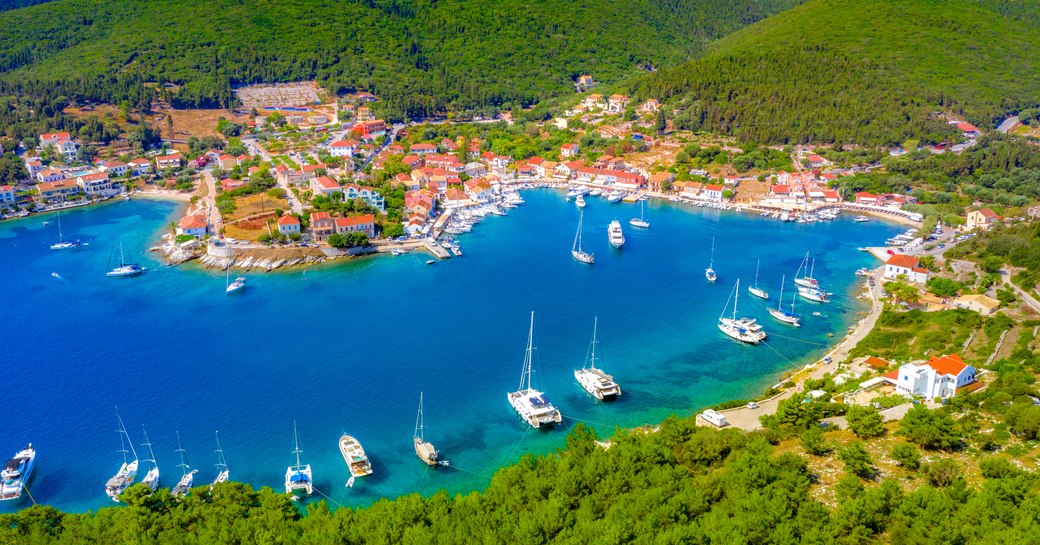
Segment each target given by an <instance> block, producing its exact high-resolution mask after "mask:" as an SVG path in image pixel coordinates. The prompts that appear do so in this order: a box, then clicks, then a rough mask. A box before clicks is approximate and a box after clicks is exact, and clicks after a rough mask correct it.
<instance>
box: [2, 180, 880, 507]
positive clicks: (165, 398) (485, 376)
mask: <svg viewBox="0 0 1040 545" xmlns="http://www.w3.org/2000/svg"><path fill="white" fill-rule="evenodd" d="M524 196H525V199H526V200H527V204H526V205H524V206H522V207H520V208H518V209H515V210H513V211H512V212H511V213H510V214H509V216H507V217H491V218H489V219H487V220H486V221H485V222H483V223H482V224H480V225H479V226H477V227H476V228H475V229H474V231H473V232H472V233H470V234H468V235H464V236H462V237H461V239H462V242H463V252H464V254H465V256H464V257H462V258H456V259H451V260H449V261H446V262H442V263H438V264H436V265H434V266H426V265H424V264H423V262H424V261H425V260H426V257H425V256H420V255H406V256H399V257H389V256H386V257H379V258H369V259H364V260H358V261H355V262H351V263H344V264H336V265H326V266H320V267H312V268H310V269H307V270H295V271H291V272H280V273H270V274H260V273H256V274H249V275H248V277H249V288H248V290H247V291H246V292H245V293H243V294H241V295H240V296H235V297H226V296H225V295H224V293H223V289H224V276H223V275H222V274H220V273H218V272H209V271H203V270H201V269H199V268H197V267H194V266H181V267H164V266H162V264H161V263H160V262H159V261H157V260H156V258H155V256H154V255H152V254H147V252H146V249H147V247H148V246H149V245H150V244H151V243H152V242H154V240H155V238H156V236H157V233H158V232H159V231H160V230H161V229H162V228H163V227H164V226H165V225H168V224H169V222H170V221H171V220H173V219H175V218H176V217H177V215H178V213H179V210H178V207H177V205H174V204H171V203H164V202H154V201H132V202H118V203H112V204H107V205H103V206H100V207H97V208H94V209H91V210H77V211H70V212H69V213H66V214H63V215H62V227H63V229H64V231H65V233H66V236H69V237H74V238H81V239H84V240H88V241H90V246H89V247H88V248H85V249H83V250H80V251H78V252H67V253H64V252H53V251H51V250H49V249H48V245H49V244H51V243H52V242H53V241H54V240H55V238H56V236H57V235H56V231H55V227H54V225H53V220H54V218H53V217H50V218H41V217H33V218H29V219H25V220H18V221H14V222H4V223H2V224H0V277H2V278H3V279H4V284H3V285H4V292H5V295H4V297H3V298H2V303H0V305H2V306H0V308H2V309H3V313H2V315H3V317H4V328H3V331H4V334H3V339H4V342H3V345H4V346H3V348H2V350H0V362H2V363H3V368H4V369H5V370H6V377H7V384H6V385H7V388H6V391H5V401H6V406H7V407H8V408H9V412H8V416H7V422H6V424H7V425H5V426H4V428H3V431H2V432H0V456H7V455H9V454H10V453H13V452H15V451H16V450H18V449H19V448H21V447H22V446H24V444H25V443H27V442H30V441H31V442H33V443H34V444H35V445H36V447H37V449H38V452H39V455H38V459H37V465H36V472H35V475H34V476H33V480H32V482H31V483H30V484H31V492H32V495H33V496H34V497H35V499H36V500H37V501H39V502H41V503H48V504H51V505H55V506H57V507H60V508H62V509H66V510H72V511H86V510H89V509H96V508H98V507H101V506H104V505H108V504H109V503H110V502H109V500H108V499H107V498H106V497H105V495H104V490H103V487H104V483H105V480H106V479H107V478H108V477H110V476H111V475H112V474H113V473H114V472H115V470H116V469H117V468H118V466H119V463H120V462H121V458H120V455H119V454H118V453H117V452H116V451H117V449H118V448H119V440H118V436H117V435H116V433H115V432H114V430H115V426H116V422H115V413H114V407H115V406H116V405H118V406H119V408H120V411H121V413H122V415H123V418H124V420H125V421H126V424H127V428H128V429H129V432H130V435H131V437H132V439H133V440H134V441H135V442H136V443H141V442H143V437H142V433H141V429H142V426H145V427H147V430H148V434H149V436H150V438H151V440H152V443H153V444H154V446H155V454H156V457H157V458H158V461H159V465H160V469H161V471H162V475H163V484H164V486H171V485H172V484H173V483H174V482H175V481H176V479H177V478H178V477H179V476H180V472H179V470H178V469H177V467H176V464H177V463H178V458H177V454H176V453H175V452H174V450H175V449H176V448H177V447H176V438H175V432H176V431H180V435H181V437H182V439H183V442H184V447H185V449H186V450H187V454H188V461H189V463H190V464H191V465H192V466H193V467H195V468H197V469H199V474H198V475H197V478H196V482H197V483H203V482H208V481H209V480H211V479H212V478H213V477H215V475H216V469H215V468H214V465H213V464H214V463H215V462H216V455H215V454H214V452H213V451H214V448H215V444H214V440H213V432H214V430H220V438H221V443H222V445H223V447H224V451H225V455H226V457H227V460H228V463H229V465H230V468H231V476H232V479H233V480H240V481H245V482H249V483H251V484H253V485H268V486H272V487H274V488H275V489H277V490H280V489H281V488H282V482H283V478H284V474H285V468H286V466H287V465H288V464H289V463H291V462H293V456H292V453H291V450H292V423H293V419H294V418H295V419H296V420H297V422H298V425H299V434H300V446H301V448H302V450H303V459H304V462H305V463H310V464H311V465H312V467H313V470H314V475H315V481H316V484H317V488H318V489H319V490H320V491H321V492H322V493H324V494H327V495H328V496H329V497H331V498H332V499H333V500H334V501H336V502H339V503H342V504H345V505H357V504H366V503H370V502H371V501H374V500H375V499H378V498H380V497H394V496H398V495H401V494H406V493H410V492H413V491H419V492H422V493H427V494H428V493H432V492H434V491H436V490H439V489H441V488H445V489H447V490H449V491H450V492H464V491H468V490H473V489H479V488H481V487H483V486H484V485H485V484H486V483H487V480H488V476H489V475H490V474H491V473H492V472H493V471H494V470H495V469H496V468H498V467H500V466H501V465H503V464H507V463H509V462H511V461H513V460H515V459H517V458H519V457H520V456H521V455H522V454H523V453H525V452H537V453H542V452H547V451H549V450H552V449H553V448H556V447H559V446H560V445H562V444H563V442H564V437H565V435H566V430H567V428H568V427H569V426H571V425H573V424H574V423H576V422H579V421H584V422H588V423H591V424H592V425H593V426H594V427H595V428H596V429H597V431H598V432H599V433H600V434H601V435H608V434H609V433H610V432H611V431H612V430H613V429H614V427H615V426H626V427H627V426H635V425H639V424H644V423H654V422H657V421H660V420H661V419H663V418H664V417H666V416H667V415H669V414H671V413H680V414H689V413H691V412H693V411H696V410H698V409H699V408H702V407H704V406H705V405H708V404H712V403H717V402H719V401H723V400H726V399H732V398H736V397H743V396H749V395H754V394H758V393H759V392H761V391H762V389H763V388H765V387H766V386H768V385H770V384H772V383H774V382H775V380H776V379H777V377H778V375H779V374H780V373H782V372H783V371H785V370H788V369H790V368H792V367H793V366H794V365H796V364H795V363H793V362H798V361H800V360H802V359H804V358H806V357H807V356H813V355H815V356H819V355H821V354H822V353H823V351H824V350H825V348H824V346H823V345H824V344H826V343H829V342H833V340H834V339H831V338H828V336H827V334H828V333H834V334H835V335H836V337H840V336H841V335H842V334H843V333H844V331H845V329H846V328H847V327H848V326H849V325H850V324H851V323H852V322H853V321H855V320H856V319H857V317H858V315H859V313H860V312H862V311H863V309H864V305H863V304H862V303H861V302H859V301H857V300H855V299H853V298H852V297H851V294H852V293H853V291H854V288H855V287H854V280H855V276H854V275H853V272H854V271H855V269H857V268H858V267H861V266H865V265H871V264H872V261H873V260H872V258H870V256H868V255H866V254H864V253H862V252H857V251H856V247H857V246H864V245H868V244H877V243H879V242H880V241H883V240H885V239H886V238H888V237H889V236H891V235H892V234H894V233H896V232H898V231H900V230H901V229H900V228H899V227H898V226H894V225H891V224H883V223H880V222H877V221H871V222H869V223H865V224H856V223H854V222H852V221H851V218H849V217H846V218H843V219H840V220H838V221H834V222H830V223H825V224H794V223H788V224H781V223H779V222H777V221H775V220H766V219H762V218H759V217H757V216H751V215H740V214H736V213H732V212H722V211H717V210H705V209H699V208H690V207H685V206H681V205H673V204H671V203H649V204H648V206H647V215H648V219H649V220H650V221H651V222H652V227H651V229H650V230H648V231H642V232H641V231H637V230H635V229H632V228H630V227H629V226H628V224H627V220H628V219H629V218H630V217H632V216H636V215H638V207H637V206H636V205H631V204H608V203H606V202H605V201H603V200H599V199H595V198H590V199H589V206H588V207H587V208H586V209H585V233H586V236H585V240H586V249H587V250H589V251H593V252H595V254H596V264H595V265H594V266H591V267H590V266H586V265H582V264H579V263H577V262H575V261H574V260H573V259H571V257H570V252H569V250H570V245H571V241H572V238H573V236H574V227H575V225H576V222H577V215H578V212H577V210H576V209H575V207H574V205H573V204H571V203H567V202H565V201H564V198H563V194H562V193H558V192H553V191H548V190H539V191H529V192H526V193H525V194H524ZM614 218H617V219H620V220H621V221H622V223H623V225H624V226H625V232H626V236H627V238H628V242H627V244H626V246H625V248H624V249H623V250H622V251H616V250H613V249H612V248H610V246H609V244H608V242H607V235H606V227H607V224H608V223H609V222H610V220H612V219H614ZM44 219H48V220H50V221H51V223H52V225H50V226H47V227H45V226H43V225H42V221H43V220H44ZM713 235H714V236H715V237H716V239H717V242H716V256H715V268H716V270H717V271H718V272H719V283H718V284H717V285H708V284H706V283H705V281H704V276H703V271H704V268H705V266H706V265H707V261H708V254H709V248H710V245H711V237H712V236H713ZM120 236H121V237H122V241H123V245H124V247H125V251H126V253H127V255H128V257H130V258H132V259H133V260H137V261H138V262H140V263H142V264H144V265H146V266H147V267H149V268H150V270H149V271H148V272H146V273H145V274H144V275H143V276H141V277H139V278H136V279H127V280H117V279H110V278H106V277H105V276H104V273H105V271H106V270H107V269H108V268H109V267H110V261H111V259H112V258H111V255H112V253H113V249H114V246H115V243H116V240H117V238H118V237H120ZM806 251H811V252H812V253H813V255H815V256H818V258H819V261H818V262H817V264H816V276H817V277H818V278H820V279H821V281H822V282H823V283H824V284H825V286H827V287H828V289H830V290H831V291H833V292H834V293H835V296H834V302H833V303H831V304H829V305H824V306H819V307H818V308H819V310H821V311H822V312H823V314H824V316H820V317H812V316H808V314H809V313H810V312H811V310H812V309H810V306H811V304H810V303H803V302H802V301H799V310H800V311H801V312H803V314H805V315H806V316H805V326H804V327H802V328H801V329H790V328H787V327H785V326H782V325H780V324H777V323H776V322H774V321H773V320H772V318H771V317H770V316H769V315H768V314H767V313H766V311H765V309H764V303H763V302H761V301H759V300H755V299H753V298H751V297H750V296H746V291H745V292H744V293H743V294H742V297H741V299H740V302H741V306H740V309H741V314H744V315H752V316H755V317H758V318H759V321H760V322H762V323H763V324H764V325H765V326H766V331H767V332H769V333H770V334H771V336H770V338H769V340H768V341H767V342H768V346H766V345H762V346H758V347H751V346H744V345H740V344H737V343H736V342H735V341H732V340H730V339H728V338H726V337H724V336H723V335H722V334H721V333H720V332H719V331H718V330H717V329H716V328H715V321H716V318H717V317H718V315H719V313H720V312H721V311H722V308H723V305H724V304H725V303H726V299H727V297H728V296H729V294H730V290H731V287H732V285H733V282H734V281H735V280H736V278H737V277H738V276H739V277H741V278H742V279H743V281H744V282H743V285H746V283H747V282H751V281H753V279H754V273H755V261H756V260H757V259H761V260H762V266H761V274H760V284H761V285H762V287H764V288H767V289H769V290H770V291H771V292H773V296H774V297H776V293H775V292H776V291H777V289H778V286H779V282H780V276H781V274H787V275H788V276H789V277H790V276H791V275H793V274H794V272H795V270H796V269H797V268H798V264H799V262H800V261H801V259H802V256H803V255H804V254H805V252H806ZM128 260H130V259H128ZM52 273H57V275H59V276H60V278H57V277H55V276H53V275H52ZM742 290H743V287H742ZM532 310H533V311H535V313H536V316H535V318H536V324H535V344H536V346H537V348H538V352H537V358H536V373H535V385H536V386H538V387H540V388H541V389H543V390H544V391H545V392H547V394H548V395H549V396H550V397H551V398H552V399H553V400H554V402H555V403H556V404H557V406H558V407H560V408H561V410H562V412H563V414H564V418H565V426H562V427H561V428H559V429H555V430H550V431H544V430H543V431H538V432H531V433H527V430H526V426H525V425H524V424H522V423H521V422H520V421H519V419H518V418H517V417H516V416H515V415H514V413H513V412H512V410H511V409H510V407H509V405H508V404H507V402H506V400H505V394H506V392H508V391H510V390H512V389H515V388H516V387H517V385H518V383H519V379H520V372H521V365H522V362H523V355H524V346H525V343H526V340H527V327H528V319H529V313H530V312H531V311H532ZM595 316H599V341H600V345H599V355H600V356H601V357H602V360H601V366H602V367H604V368H605V369H606V370H608V371H609V372H611V373H613V374H614V375H615V377H616V378H617V380H618V381H619V383H620V384H621V386H622V388H623V390H624V395H623V397H622V398H621V399H620V400H618V401H617V402H615V403H610V404H603V403H596V402H594V400H592V398H590V397H589V396H588V395H586V394H585V393H584V392H583V391H582V390H581V389H580V388H579V387H578V386H577V384H576V383H575V381H574V378H573V375H572V370H573V369H574V368H576V367H580V366H581V364H582V362H583V360H584V357H585V353H586V349H587V346H588V341H589V337H590V335H591V331H592V322H593V318H594V317H595ZM420 391H423V392H425V404H426V424H427V439H428V440H430V441H432V442H433V443H434V444H435V445H436V446H437V448H438V449H439V450H440V451H441V454H442V456H443V457H444V458H447V459H449V460H451V462H452V464H453V465H455V466H456V468H455V469H439V470H427V468H426V466H424V465H423V464H422V463H421V462H420V461H419V460H418V459H416V457H415V455H414V452H413V450H412V442H411V437H412V432H413V426H414V423H415V411H416V406H417V402H418V397H419V392H420ZM343 430H346V431H347V432H348V433H351V434H353V435H355V436H356V437H358V438H359V439H360V440H361V442H362V444H363V445H364V446H365V449H366V450H367V451H368V453H369V454H370V455H371V458H372V461H373V465H374V468H375V474H374V475H372V476H370V477H366V478H364V479H358V482H357V483H356V484H355V486H354V487H353V488H351V489H346V488H345V487H344V485H343V483H344V482H345V481H346V479H347V478H348V472H347V469H346V466H345V465H344V463H343V460H342V458H341V456H340V454H339V451H338V448H337V440H338V438H339V436H340V434H341V433H342V432H343ZM138 449H139V451H140V450H141V447H138ZM143 457H144V456H143V455H142V458H143ZM23 505H24V503H23V504H18V505H11V504H6V505H3V506H2V507H0V508H2V509H7V510H10V509H13V508H17V507H20V506H23Z"/></svg>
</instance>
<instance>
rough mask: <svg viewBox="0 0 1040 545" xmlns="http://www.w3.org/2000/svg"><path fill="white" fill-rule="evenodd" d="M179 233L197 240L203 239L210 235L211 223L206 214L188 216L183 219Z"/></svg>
mask: <svg viewBox="0 0 1040 545" xmlns="http://www.w3.org/2000/svg"><path fill="white" fill-rule="evenodd" d="M178 231H180V233H181V234H182V235H189V236H193V237H195V238H197V239H202V238H205V236H206V234H208V233H209V221H208V220H207V218H206V216H205V214H188V215H186V216H184V217H183V218H181V224H180V228H179V229H178Z"/></svg>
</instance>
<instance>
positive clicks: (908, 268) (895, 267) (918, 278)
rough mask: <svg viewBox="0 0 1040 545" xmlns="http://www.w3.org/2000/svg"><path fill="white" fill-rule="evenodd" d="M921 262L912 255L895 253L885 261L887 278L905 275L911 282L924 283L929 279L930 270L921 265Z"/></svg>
mask: <svg viewBox="0 0 1040 545" xmlns="http://www.w3.org/2000/svg"><path fill="white" fill-rule="evenodd" d="M920 262H921V260H920V259H918V258H916V257H914V256H912V255H903V254H895V255H893V256H892V257H889V258H888V261H886V262H885V278H887V279H889V280H895V279H896V278H899V277H900V276H903V277H906V279H907V280H909V281H910V282H915V283H918V284H924V283H925V282H927V281H928V270H927V269H924V268H922V267H919V266H918V264H919V263H920Z"/></svg>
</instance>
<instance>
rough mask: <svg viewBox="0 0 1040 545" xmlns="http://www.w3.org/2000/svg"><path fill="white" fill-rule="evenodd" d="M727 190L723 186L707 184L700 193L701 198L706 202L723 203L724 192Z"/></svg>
mask: <svg viewBox="0 0 1040 545" xmlns="http://www.w3.org/2000/svg"><path fill="white" fill-rule="evenodd" d="M725 190H726V188H725V187H723V186H721V185H715V184H707V185H705V186H704V189H702V190H701V192H700V198H701V199H703V200H706V201H713V202H722V192H723V191H725Z"/></svg>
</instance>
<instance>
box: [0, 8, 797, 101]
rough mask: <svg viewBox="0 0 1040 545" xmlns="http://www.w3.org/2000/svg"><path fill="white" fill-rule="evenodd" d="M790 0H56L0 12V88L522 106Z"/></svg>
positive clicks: (682, 54)
mask: <svg viewBox="0 0 1040 545" xmlns="http://www.w3.org/2000/svg"><path fill="white" fill-rule="evenodd" d="M800 1H801V0H572V1H570V2H562V1H559V0H536V1H531V0H465V1H464V0H437V1H434V0H301V1H292V2H290V1H286V0H275V1H271V0H164V1H153V0H111V1H105V2H97V1H95V0H57V1H53V2H48V3H44V4H41V5H37V6H32V7H28V8H23V9H17V10H12V11H8V12H4V13H0V91H3V94H28V95H34V96H39V95H40V94H42V93H46V92H50V91H53V90H54V89H56V88H58V89H59V90H60V92H61V93H62V94H63V95H64V96H67V97H70V98H74V99H75V98H83V99H95V100H105V101H114V102H119V101H121V100H122V99H127V98H128V99H130V100H131V101H132V102H135V101H144V100H145V98H144V95H143V94H141V93H140V92H139V89H140V87H139V84H140V83H142V82H170V83H175V84H183V87H181V88H180V91H179V92H178V93H177V94H176V95H175V96H173V97H171V98H172V100H173V101H174V103H175V104H178V105H182V106H227V105H228V104H229V103H230V101H231V99H232V95H231V91H230V86H231V85H232V84H234V83H244V82H275V81H298V80H308V79H316V80H318V82H319V83H321V84H322V85H324V86H326V87H328V88H330V89H332V90H336V91H339V90H352V89H365V90H368V91H372V92H375V93H376V94H378V95H379V96H381V97H382V98H384V100H385V101H386V102H388V103H389V104H390V105H391V106H392V107H393V108H395V109H396V111H398V112H400V113H408V114H411V115H413V116H418V115H424V114H429V113H433V112H435V111H438V110H443V109H445V108H454V109H479V108H485V107H499V106H517V105H528V104H531V103H533V102H536V101H538V100H542V99H544V98H546V97H549V96H552V95H555V94H560V93H565V92H572V91H573V87H572V81H573V78H574V77H576V76H577V75H579V74H585V73H588V74H591V75H592V76H593V77H594V78H596V79H597V80H599V81H613V80H616V79H618V78H619V77H622V76H626V75H631V74H633V73H635V72H638V71H639V70H640V69H641V68H648V67H657V66H660V65H667V64H676V63H678V62H681V61H684V60H686V59H688V58H691V56H692V55H694V54H696V53H697V52H699V51H701V50H702V48H703V47H704V45H705V44H706V43H708V42H709V41H711V40H713V39H716V38H718V37H721V36H723V35H726V34H729V33H731V32H732V31H734V30H736V29H738V28H740V27H742V26H744V25H747V24H750V23H753V22H755V21H758V20H760V19H762V18H764V17H766V16H768V15H770V14H772V13H775V12H777V11H780V10H783V9H786V8H789V7H790V6H793V5H796V4H798V3H800Z"/></svg>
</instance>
